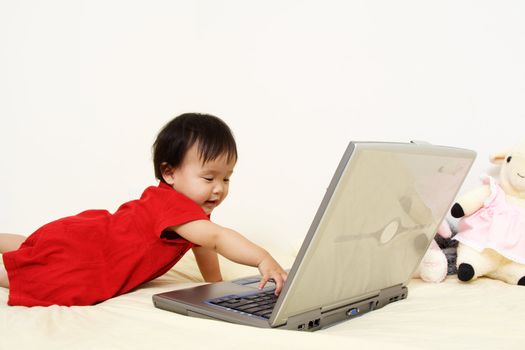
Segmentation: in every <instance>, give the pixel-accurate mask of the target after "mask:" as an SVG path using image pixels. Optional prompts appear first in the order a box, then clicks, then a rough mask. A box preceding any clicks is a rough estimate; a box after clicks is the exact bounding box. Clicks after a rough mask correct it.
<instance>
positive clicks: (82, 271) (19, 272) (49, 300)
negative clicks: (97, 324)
mask: <svg viewBox="0 0 525 350" xmlns="http://www.w3.org/2000/svg"><path fill="white" fill-rule="evenodd" d="M194 220H209V218H208V216H207V215H206V213H205V212H204V211H203V210H202V208H200V207H199V206H198V205H197V204H196V203H195V202H193V201H192V200H191V199H189V198H187V197H185V196H184V195H182V194H180V193H178V192H177V191H175V190H174V189H173V188H171V187H170V186H169V185H166V184H164V183H160V184H159V186H158V187H153V186H152V187H148V188H147V189H146V190H145V191H144V193H143V194H142V196H141V198H140V199H138V200H134V201H130V202H127V203H125V204H123V205H122V206H120V208H119V209H118V210H117V211H116V212H115V213H114V214H111V213H109V212H108V211H106V210H88V211H84V212H82V213H80V214H78V215H75V216H70V217H66V218H63V219H60V220H56V221H53V222H51V223H49V224H46V225H44V226H42V227H41V228H40V229H38V230H37V231H36V232H34V233H33V234H32V235H31V236H29V237H28V238H27V240H26V241H25V242H24V243H23V244H22V245H21V246H20V248H19V249H18V250H16V251H13V252H9V253H5V254H4V255H3V259H4V264H5V268H6V270H7V273H8V278H9V300H8V304H9V305H25V306H37V305H39V306H47V305H53V304H57V305H66V306H72V305H92V304H96V303H99V302H101V301H104V300H107V299H109V298H112V297H115V296H118V295H121V294H124V293H127V292H129V291H131V290H132V289H134V288H136V287H137V286H139V285H140V284H142V283H145V282H147V281H150V280H152V279H154V278H157V277H159V276H161V275H163V274H164V273H166V272H167V271H168V270H169V269H170V268H171V267H173V265H175V263H176V262H177V261H178V260H179V259H180V258H181V257H182V256H183V255H184V254H185V253H186V252H187V251H188V250H189V249H190V248H191V247H192V246H193V244H192V243H191V242H189V241H187V240H185V239H183V238H182V237H180V236H178V235H176V234H173V233H171V234H163V231H164V230H165V229H166V228H168V227H170V226H176V225H180V224H184V223H187V222H190V221H194Z"/></svg>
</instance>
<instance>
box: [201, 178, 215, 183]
mask: <svg viewBox="0 0 525 350" xmlns="http://www.w3.org/2000/svg"><path fill="white" fill-rule="evenodd" d="M203 179H204V180H206V181H209V182H211V181H213V177H203Z"/></svg>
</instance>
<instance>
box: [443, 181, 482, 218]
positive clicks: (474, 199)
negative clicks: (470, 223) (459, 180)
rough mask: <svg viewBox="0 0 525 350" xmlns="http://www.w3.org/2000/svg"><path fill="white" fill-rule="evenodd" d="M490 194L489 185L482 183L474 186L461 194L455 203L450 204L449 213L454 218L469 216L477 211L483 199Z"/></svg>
mask: <svg viewBox="0 0 525 350" xmlns="http://www.w3.org/2000/svg"><path fill="white" fill-rule="evenodd" d="M488 196H490V186H489V185H484V186H482V187H480V188H476V189H475V190H472V191H470V192H468V193H467V194H465V195H463V196H461V198H459V199H458V201H457V202H456V203H454V205H453V206H452V209H451V210H450V214H452V216H453V217H455V218H460V217H463V216H469V215H471V214H473V213H475V212H476V211H478V210H479V209H480V208H481V207H482V206H483V202H484V201H485V199H487V198H488Z"/></svg>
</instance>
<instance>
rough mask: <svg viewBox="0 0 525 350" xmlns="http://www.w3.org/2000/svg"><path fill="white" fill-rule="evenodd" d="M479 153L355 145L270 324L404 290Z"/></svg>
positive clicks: (303, 248)
mask: <svg viewBox="0 0 525 350" xmlns="http://www.w3.org/2000/svg"><path fill="white" fill-rule="evenodd" d="M474 158H475V153H474V152H472V151H467V150H462V149H454V148H448V147H438V146H431V145H414V144H391V143H384V144H382V143H351V144H350V145H349V147H348V149H347V150H346V152H345V154H344V155H343V158H342V160H341V163H340V164H339V167H338V169H337V171H336V173H335V175H334V177H333V179H332V182H331V184H330V187H329V188H328V190H327V193H326V195H325V198H324V199H323V202H322V203H321V206H320V208H319V210H318V212H317V215H316V217H315V219H314V221H313V223H312V226H311V227H310V230H309V232H308V234H307V237H306V239H305V241H304V243H303V247H302V248H301V251H300V252H299V256H298V257H297V259H296V261H295V263H294V266H293V267H292V269H291V271H290V276H289V279H290V281H289V283H287V285H286V287H285V289H284V290H283V295H282V298H280V300H279V301H278V303H277V305H276V308H275V309H274V314H273V316H272V320H271V321H272V324H279V322H286V319H287V318H288V317H290V316H293V315H297V314H300V313H302V312H307V311H310V310H312V309H316V308H321V309H322V310H329V309H331V308H336V307H338V306H342V305H346V304H348V303H351V302H353V301H356V300H359V299H360V298H361V299H362V298H366V297H367V296H368V295H374V294H377V293H378V292H379V291H380V290H381V289H384V288H388V287H390V286H394V285H398V284H406V283H407V282H408V280H409V279H410V277H411V275H412V273H413V272H414V270H415V269H416V267H417V265H418V264H419V261H420V260H421V258H422V256H423V255H424V253H425V252H426V249H427V248H428V245H429V244H430V241H431V240H432V239H433V237H434V235H435V232H436V229H437V226H438V225H439V223H440V222H441V221H442V220H443V218H444V217H445V215H446V213H447V211H448V209H449V208H450V205H451V203H452V201H453V200H454V198H455V196H456V194H457V192H458V190H459V188H460V186H461V184H462V183H463V180H464V178H465V176H466V175H467V173H468V171H469V169H470V167H471V165H472V163H473V160H474Z"/></svg>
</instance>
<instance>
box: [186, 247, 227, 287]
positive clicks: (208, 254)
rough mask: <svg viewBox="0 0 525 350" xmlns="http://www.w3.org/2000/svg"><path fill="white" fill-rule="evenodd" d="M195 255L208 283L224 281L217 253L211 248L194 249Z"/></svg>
mask: <svg viewBox="0 0 525 350" xmlns="http://www.w3.org/2000/svg"><path fill="white" fill-rule="evenodd" d="M192 250H193V254H194V255H195V260H197V266H199V270H200V272H201V274H202V277H203V278H204V280H205V281H206V282H220V281H222V275H221V268H220V266H219V259H218V258H217V252H216V251H214V250H213V249H210V248H204V247H193V249H192Z"/></svg>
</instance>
